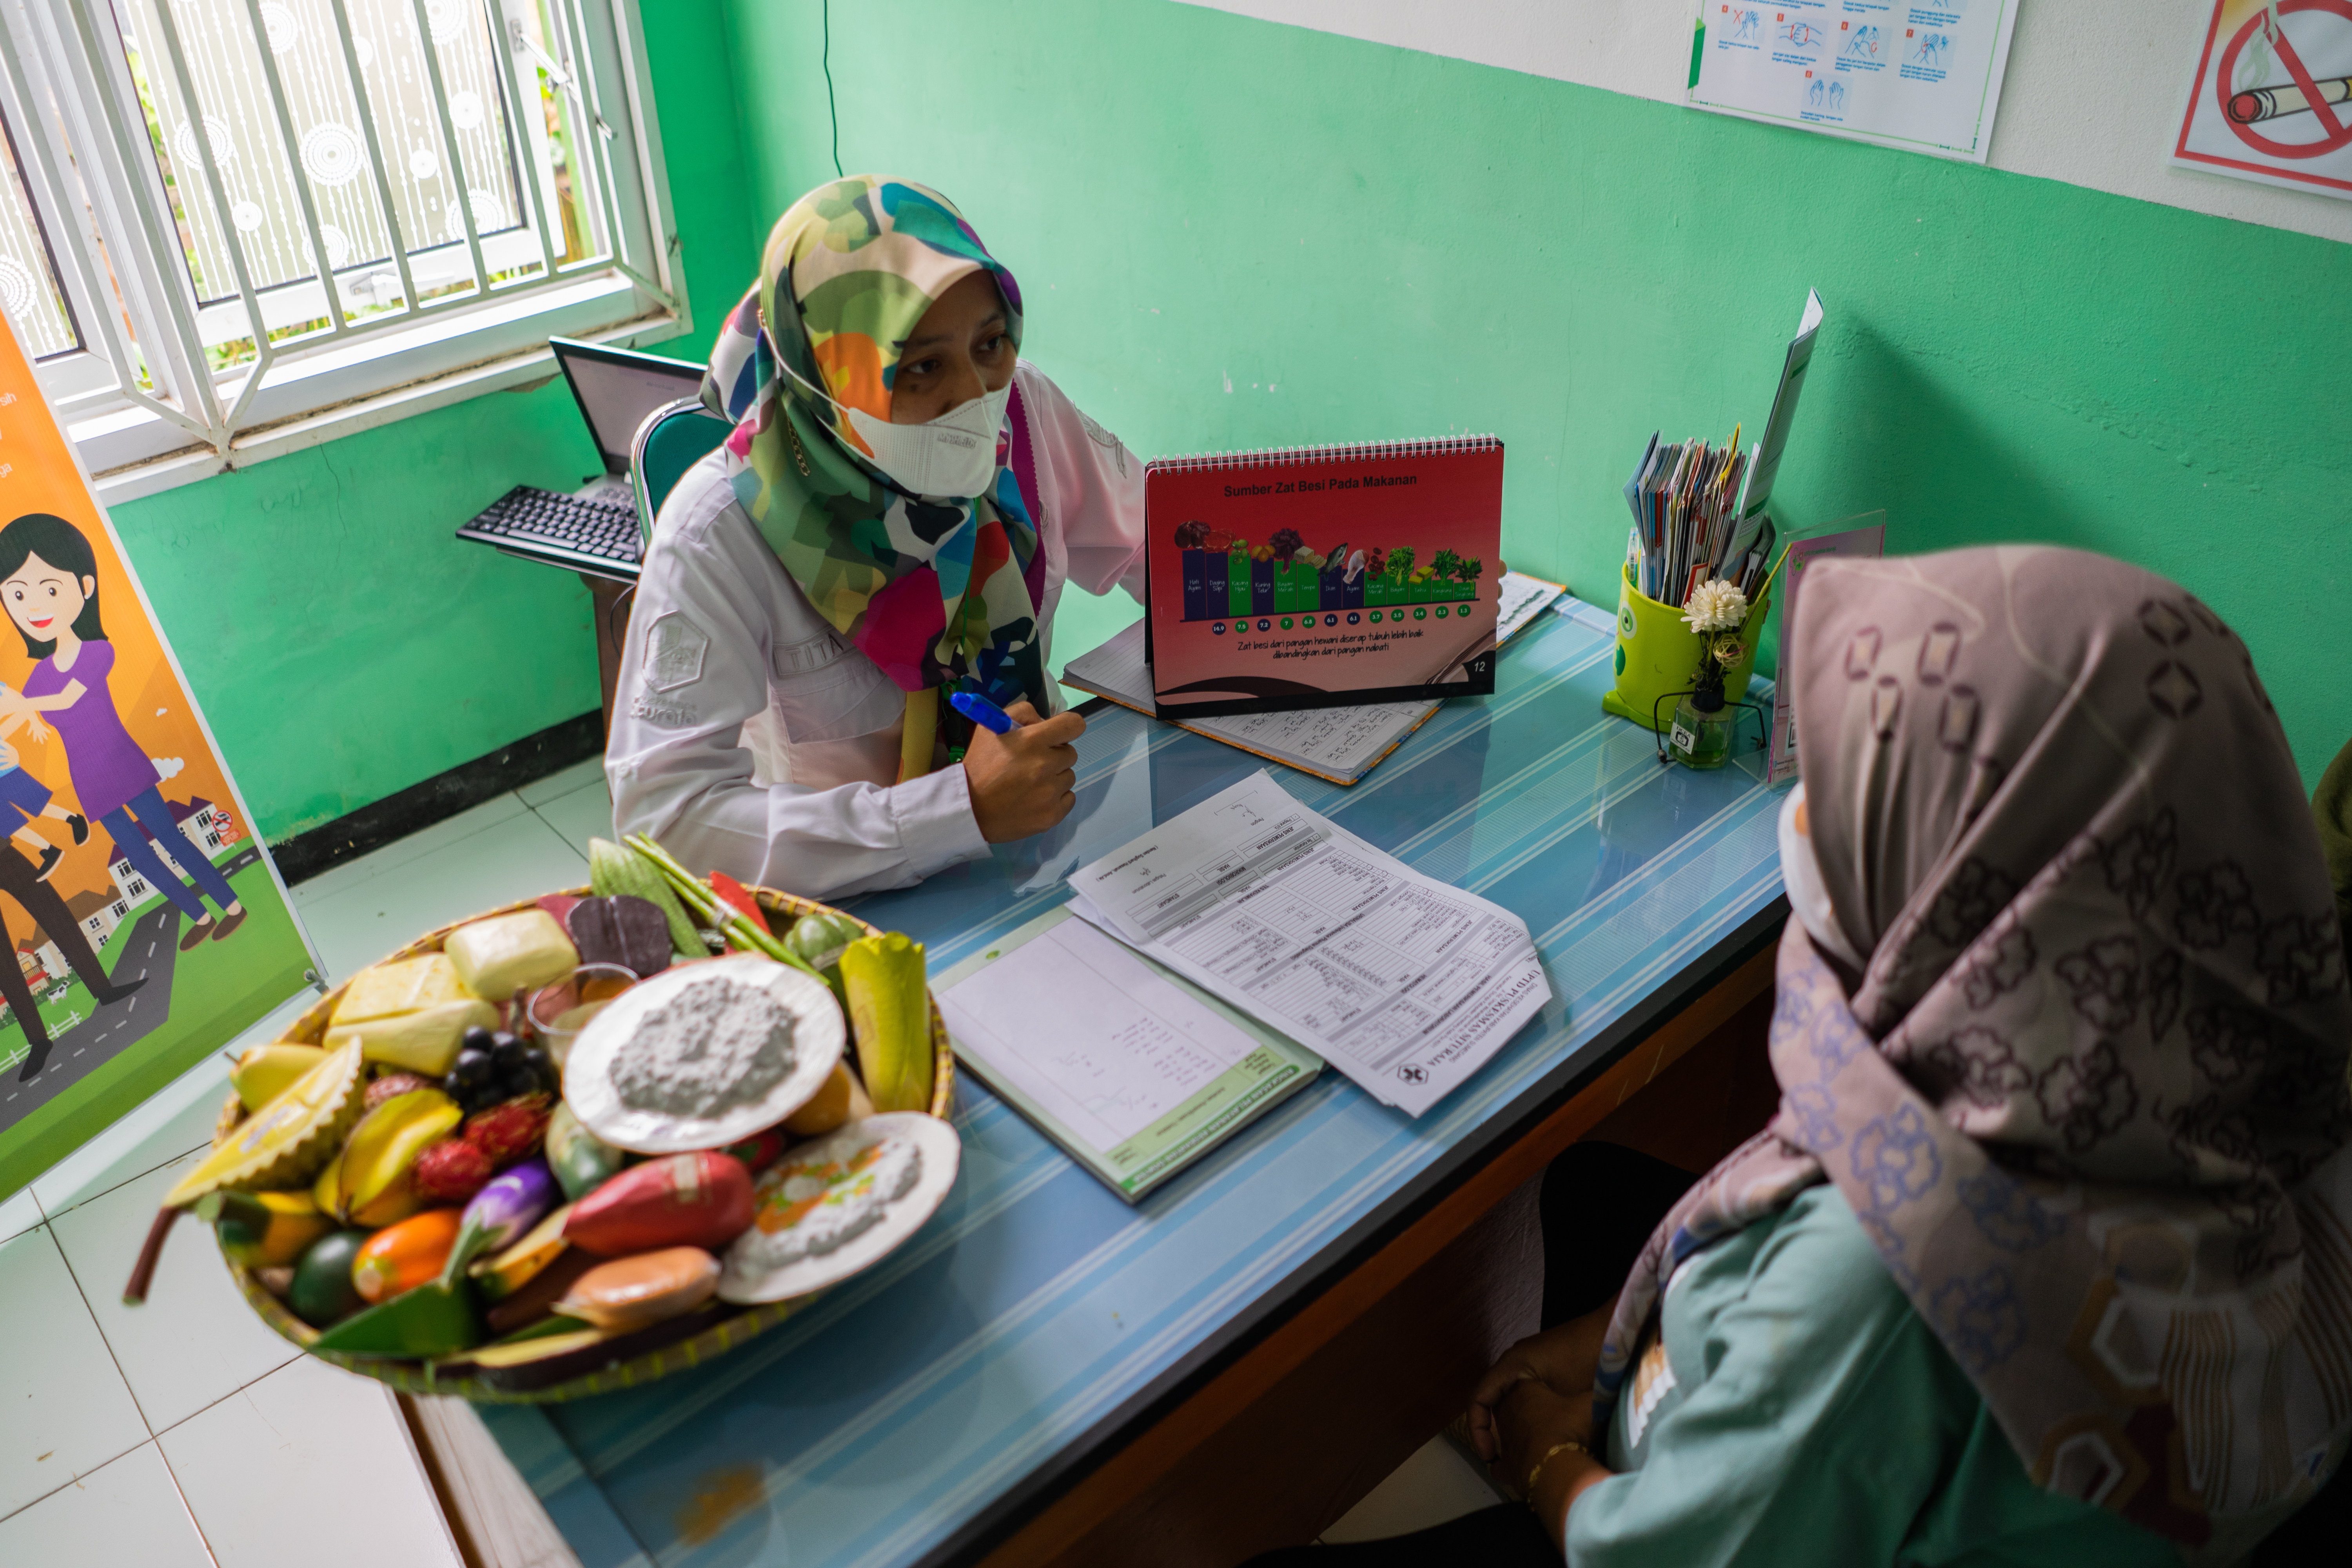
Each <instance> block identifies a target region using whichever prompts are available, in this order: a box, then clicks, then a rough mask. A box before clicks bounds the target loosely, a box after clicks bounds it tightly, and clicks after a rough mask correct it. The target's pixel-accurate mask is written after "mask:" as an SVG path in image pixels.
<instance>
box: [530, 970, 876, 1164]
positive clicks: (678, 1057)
mask: <svg viewBox="0 0 2352 1568" xmlns="http://www.w3.org/2000/svg"><path fill="white" fill-rule="evenodd" d="M844 1032H845V1031H844V1029H843V1026H842V1021H841V1007H840V1005H839V1004H838V1003H836V1002H835V1001H834V999H833V993H832V992H830V991H828V990H826V989H825V986H824V982H823V981H821V980H817V979H815V978H814V977H812V976H810V975H808V974H805V973H802V972H801V971H800V970H797V969H794V968H793V967H791V966H790V965H788V964H782V963H776V962H775V961H774V960H772V959H768V958H761V957H759V956H758V955H757V954H753V953H737V954H734V955H733V956H731V957H728V958H714V959H712V960H710V961H709V963H687V964H681V965H679V966H678V967H677V968H676V969H671V970H667V971H665V972H664V973H660V974H656V975H655V976H654V977H653V978H652V979H651V980H648V981H646V982H645V983H644V984H641V985H634V986H631V987H630V988H629V989H628V990H627V991H625V992H623V993H622V994H620V995H619V996H617V997H615V998H614V1000H613V1003H612V1005H610V1006H607V1007H606V1008H605V1009H604V1011H603V1012H602V1013H599V1014H597V1015H596V1016H594V1017H593V1018H591V1019H590V1020H589V1021H588V1026H587V1027H586V1028H584V1029H583V1030H581V1031H580V1037H579V1039H578V1040H576V1041H574V1042H573V1043H572V1054H571V1056H570V1057H569V1058H566V1059H565V1061H564V1064H563V1098H564V1099H565V1100H568V1101H569V1102H570V1103H571V1106H572V1115H574V1116H576V1117H578V1118H579V1119H580V1124H581V1125H582V1126H583V1127H585V1128H586V1129H587V1130H588V1131H591V1132H593V1133H594V1134H595V1135H596V1136H597V1137H599V1138H601V1139H603V1140H604V1142H607V1143H610V1144H612V1145H613V1146H614V1148H616V1149H627V1150H631V1151H633V1152H636V1153H639V1154H683V1153H687V1152H690V1151H692V1150H696V1149H714V1148H719V1147H723V1146H724V1145H726V1144H729V1143H733V1142H740V1140H742V1139H745V1138H749V1137H751V1135H752V1134H753V1133H755V1132H760V1131H765V1130H766V1129H768V1128H771V1127H773V1126H774V1125H775V1124H776V1123H777V1122H779V1121H782V1120H783V1119H784V1118H785V1117H787V1116H790V1115H791V1114H792V1113H793V1111H795V1110H799V1109H800V1108H801V1107H802V1106H803V1105H806V1104H807V1103H808V1102H809V1100H811V1099H813V1098H814V1096H815V1094H816V1091H817V1090H818V1089H822V1088H824V1080H825V1079H827V1078H829V1077H831V1076H832V1073H833V1069H834V1067H835V1064H836V1063H838V1062H839V1061H840V1060H841V1047H842V1039H843V1035H844Z"/></svg>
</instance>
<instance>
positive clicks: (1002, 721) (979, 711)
mask: <svg viewBox="0 0 2352 1568" xmlns="http://www.w3.org/2000/svg"><path fill="white" fill-rule="evenodd" d="M948 703H949V706H950V707H952V708H953V709H954V710H956V711H957V712H959V713H961V714H962V715H963V716H964V717H965V718H967V719H969V720H971V721H972V722H973V723H975V724H977V725H979V726H980V727H981V728H982V729H983V730H988V731H993V732H994V733H996V734H999V735H1004V734H1010V733H1011V732H1012V731H1015V730H1018V729H1019V728H1021V726H1020V725H1019V724H1017V723H1015V722H1013V716H1012V715H1011V714H1009V713H1007V712H1006V711H1005V710H1003V709H1002V708H999V707H998V706H997V705H996V704H995V703H993V702H991V701H990V700H988V699H987V698H985V697H982V695H981V694H980V693H979V692H977V691H951V692H950V693H949V694H948Z"/></svg>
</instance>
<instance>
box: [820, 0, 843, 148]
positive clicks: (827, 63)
mask: <svg viewBox="0 0 2352 1568" xmlns="http://www.w3.org/2000/svg"><path fill="white" fill-rule="evenodd" d="M823 7H824V52H823V53H822V54H821V55H820V56H819V57H818V58H819V59H820V60H821V61H822V62H823V63H824V111H825V114H826V115H827V116H828V117H829V118H830V119H831V120H832V121H833V172H834V174H835V177H836V178H838V177H840V174H841V110H839V109H838V108H836V107H835V104H834V101H833V0H823Z"/></svg>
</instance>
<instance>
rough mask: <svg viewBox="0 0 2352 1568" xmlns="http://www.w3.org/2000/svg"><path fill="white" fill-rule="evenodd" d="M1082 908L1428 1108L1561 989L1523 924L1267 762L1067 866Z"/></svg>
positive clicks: (1344, 1064) (1371, 1083)
mask: <svg viewBox="0 0 2352 1568" xmlns="http://www.w3.org/2000/svg"><path fill="white" fill-rule="evenodd" d="M1070 885H1071V886H1072V887H1073V888H1074V889H1076V890H1077V894H1078V897H1077V899H1076V900H1075V902H1074V906H1073V907H1074V908H1075V909H1076V912H1077V913H1078V914H1079V915H1080V916H1081V917H1083V918H1084V919H1086V920H1088V921H1092V922H1094V923H1095V924H1097V925H1099V926H1101V927H1103V928H1104V929H1105V930H1107V931H1111V932H1112V933H1113V934H1115V935H1117V936H1118V937H1119V938H1120V939H1121V940H1123V941H1125V942H1129V943H1130V944H1131V945H1133V946H1134V947H1135V948H1136V949H1138V950H1139V952H1143V953H1145V954H1146V955H1148V956H1150V957H1151V958H1153V959H1155V960H1157V961H1159V962H1160V963H1163V964H1165V965H1167V966H1168V967H1169V968H1170V969H1172V970H1174V971H1175V972H1176V973H1179V974H1181V975H1184V976H1185V977H1186V978H1188V979H1190V980H1192V981H1193V982H1194V983H1195V984H1199V985H1201V986H1202V987H1203V988H1204V989H1206V990H1208V991H1209V992H1211V993H1212V994H1215V995H1218V996H1220V997H1223V999H1224V1000H1226V1001H1228V1002H1230V1003H1231V1004H1232V1005H1234V1006H1235V1007H1237V1008H1239V1009H1241V1010H1242V1011H1244V1012H1245V1013H1248V1014H1249V1015H1251V1016H1254V1017H1255V1018H1258V1019H1260V1020H1261V1021H1263V1022H1264V1023H1265V1024H1267V1025H1269V1026H1272V1027H1274V1028H1276V1029H1279V1030H1281V1031H1282V1032H1283V1033H1284V1034H1286V1035H1287V1036H1289V1037H1291V1038H1292V1039H1294V1040H1297V1042H1298V1043H1299V1044H1301V1045H1303V1046H1306V1047H1307V1048H1308V1049H1310V1050H1313V1051H1316V1052H1318V1053H1319V1054H1320V1055H1321V1056H1322V1057H1323V1058H1324V1059H1325V1060H1326V1061H1328V1062H1329V1063H1330V1064H1331V1065H1332V1066H1334V1067H1336V1068H1339V1070H1340V1071H1341V1072H1343V1073H1345V1074H1347V1075H1348V1077H1349V1078H1350V1079H1354V1080H1355V1081H1356V1082H1357V1083H1358V1084H1360V1085H1361V1086H1362V1087H1363V1088H1364V1089H1367V1090H1369V1091H1370V1093H1371V1094H1372V1095H1373V1096H1375V1097H1376V1098H1378V1099H1379V1100H1382V1101H1384V1102H1386V1103H1387V1104H1390V1105H1393V1106H1396V1107H1398V1108H1399V1109H1401V1110H1404V1111H1406V1112H1407V1113H1409V1114H1411V1115H1414V1116H1418V1115H1420V1114H1421V1113H1422V1112H1423V1111H1424V1110H1428V1109H1429V1108H1430V1107H1431V1106H1433V1105H1434V1104H1436V1103H1437V1102H1438V1101H1439V1100H1442V1099H1444V1097H1445V1095H1446V1094H1447V1093H1448V1092H1450V1091H1451V1090H1452V1089H1454V1088H1455V1087H1456V1086H1458V1085H1459V1084H1461V1083H1462V1081H1463V1080H1464V1079H1467V1078H1468V1077H1469V1076H1470V1075H1471V1074H1472V1073H1474V1072H1475V1071H1476V1070H1477V1069H1478V1068H1479V1067H1480V1066H1481V1065H1483V1064H1484V1063H1485V1062H1486V1060H1487V1059H1488V1058H1491V1057H1492V1056H1494V1054H1495V1053H1496V1051H1498V1050H1500V1049H1501V1048H1502V1047H1503V1045H1504V1043H1505V1042H1506V1041H1507V1040H1508V1039H1509V1038H1510V1037H1511V1036H1512V1035H1513V1034H1514V1033H1515V1032H1516V1031H1517V1029H1518V1028H1519V1026H1521V1025H1522V1024H1525V1023H1526V1022H1527V1021H1528V1019H1529V1018H1531V1017H1533V1016H1535V1015H1536V1013H1537V1012H1538V1010H1539V1009H1540V1008H1541V1007H1542V1006H1543V1005H1544V1004H1545V1003H1546V1002H1548V1001H1549V1000H1550V999H1551V994H1552V993H1551V982H1550V981H1549V979H1548V978H1547V977H1546V976H1545V974H1544V972H1543V966H1542V964H1541V963H1540V962H1539V961H1538V959H1537V956H1536V950H1535V944H1534V942H1532V941H1530V940H1529V938H1528V928H1527V924H1526V922H1525V921H1521V920H1520V919H1519V918H1518V917H1517V916H1516V915H1514V914H1512V913H1510V912H1509V911H1508V910H1504V909H1501V908H1499V907H1498V906H1496V905H1495V904H1492V903H1489V902H1487V901H1486V900H1484V899H1481V898H1477V897H1475V895H1473V894H1469V893H1465V892H1464V891H1462V890H1461V889H1458V888H1453V887H1448V886H1447V885H1446V884H1444V883H1443V882H1440V881H1437V880H1435V879H1432V878H1429V877H1424V876H1423V875H1422V874H1421V873H1420V872H1418V871H1415V870H1413V869H1412V868H1410V867H1407V866H1405V865H1404V864H1403V863H1402V862H1401V861H1398V860H1396V859H1394V858H1391V857H1390V856H1387V855H1383V854H1381V852H1380V851H1379V850H1377V849H1374V848H1372V847H1370V845H1368V844H1366V843H1364V842H1363V841H1362V840H1361V839H1360V838H1357V837H1355V836H1354V835H1353V834H1350V833H1349V832H1347V831H1345V830H1344V829H1342V828H1341V827H1339V826H1338V825H1337V824H1336V823H1333V822H1332V821H1330V820H1329V819H1328V818H1327V817H1324V816H1320V815H1318V814H1317V813H1315V812H1312V811H1309V810H1308V809H1307V807H1305V806H1303V805H1299V804H1298V803H1297V801H1295V800H1293V799H1292V798H1291V797H1290V796H1289V795H1287V794H1286V793H1284V791H1283V789H1282V787H1281V786H1280V785H1279V784H1276V783H1275V782H1274V780H1273V779H1272V778H1271V777H1270V776H1269V775H1268V774H1267V773H1265V771H1264V770H1260V771H1259V772H1257V773H1254V774H1252V775H1251V776H1250V777H1248V778H1246V779H1244V780H1243V781H1242V782H1241V783H1239V784H1234V786H1233V787H1232V788H1230V789H1227V790H1225V791H1224V792H1223V793H1222V794H1220V795H1214V796H1213V797H1211V798H1210V799H1208V800H1206V801H1203V802H1202V803H1201V804H1200V805H1196V806H1194V807H1192V810H1190V811H1187V812H1185V813H1184V814H1183V815H1182V816H1177V817H1174V818H1172V819H1171V820H1170V821H1168V822H1164V823H1162V824H1160V826H1158V827H1156V828H1154V829H1152V830H1151V831H1150V833H1147V834H1145V835H1144V836H1143V837H1140V838H1138V839H1136V840H1134V841H1133V842H1132V843H1130V844H1129V845H1127V846H1126V847H1123V848H1121V849H1118V850H1117V851H1115V852H1113V853H1112V854H1110V855H1108V856H1105V857H1104V858H1102V859H1100V860H1097V861H1096V862H1095V863H1094V864H1093V865H1091V866H1087V867H1083V868H1080V869H1079V870H1077V871H1076V872H1074V873H1072V874H1071V877H1070Z"/></svg>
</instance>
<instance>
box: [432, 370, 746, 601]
mask: <svg viewBox="0 0 2352 1568" xmlns="http://www.w3.org/2000/svg"><path fill="white" fill-rule="evenodd" d="M548 345H549V346H550V347H551V348H552V349H553V350H554V351H555V363H556V364H557V365H558V366H559V367H560V368H561V369H562V372H563V379H564V381H565V382H566V383H567V384H569V385H570V386H571V388H572V401H573V402H575V403H577V404H578V405H580V417H581V418H582V419H583V420H584V421H585V422H586V423H587V426H588V434H589V436H590V437H591V438H592V439H593V440H594V441H595V443H596V451H597V453H598V455H599V456H601V457H602V458H604V472H603V473H602V474H599V475H594V476H593V477H591V478H590V479H588V481H587V482H586V483H585V484H583V485H582V486H581V487H580V488H579V489H576V490H573V491H572V492H571V493H570V494H569V495H563V494H559V493H557V492H556V491H553V490H543V489H535V488H533V487H531V486H530V485H518V486H516V487H515V488H514V489H510V490H509V491H508V492H507V493H506V494H505V495H503V496H500V497H499V499H498V500H496V501H493V502H492V503H491V504H490V505H489V507H488V508H487V509H486V510H484V511H483V512H482V514H481V515H480V516H478V517H477V518H475V519H474V520H473V521H470V522H468V523H467V524H466V526H464V527H463V528H460V529H459V530H457V537H458V538H460V539H471V540H475V541H477V542H480V543H483V544H488V545H489V546H491V547H492V548H493V549H497V550H500V551H503V552H506V553H507V554H509V555H513V556H518V557H520V558H521V559H523V560H526V561H540V562H544V563H547V564H548V565H551V566H562V567H567V568H569V569H570V570H572V571H575V572H585V573H588V574H592V575H593V576H599V577H608V578H611V579H613V580H614V581H615V582H622V583H634V582H635V581H636V577H637V565H638V561H639V557H640V554H641V552H642V549H643V542H642V540H641V538H640V536H639V532H638V528H637V507H636V501H635V498H634V497H633V496H632V495H631V494H630V490H629V448H630V445H631V443H632V442H633V441H634V439H635V437H636V433H637V427H638V426H640V425H643V424H644V423H645V421H646V416H649V415H651V414H653V413H654V412H655V411H656V409H660V408H664V407H667V405H670V404H672V403H675V402H677V400H678V399H680V398H685V397H692V396H694V395H696V393H697V392H698V390H699V388H700V387H701V384H702V366H700V365H698V364H690V363H688V362H686V361H684V360H674V359H665V358H663V357H662V356H661V355H659V354H649V353H638V352H637V351H636V350H635V349H620V348H611V347H607V346H606V345H604V344H603V343H583V342H576V341H574V340H572V339H571V338H550V339H549V340H548Z"/></svg>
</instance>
